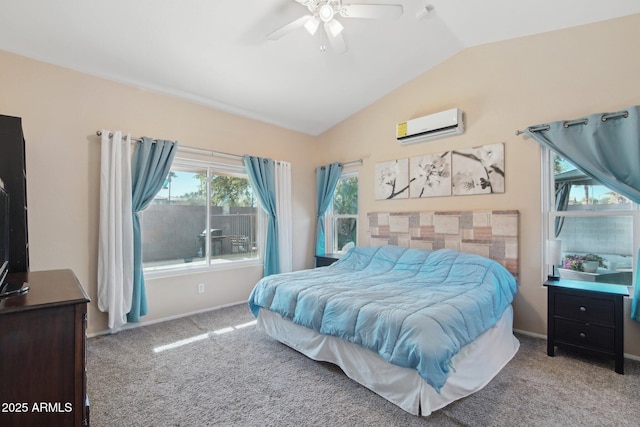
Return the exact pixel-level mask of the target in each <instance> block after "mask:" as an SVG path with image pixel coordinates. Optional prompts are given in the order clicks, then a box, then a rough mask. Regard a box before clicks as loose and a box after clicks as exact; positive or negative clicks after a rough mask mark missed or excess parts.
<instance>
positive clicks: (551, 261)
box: [546, 240, 562, 281]
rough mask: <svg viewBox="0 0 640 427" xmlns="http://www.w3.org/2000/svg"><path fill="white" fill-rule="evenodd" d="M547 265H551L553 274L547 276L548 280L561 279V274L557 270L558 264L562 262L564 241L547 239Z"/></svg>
mask: <svg viewBox="0 0 640 427" xmlns="http://www.w3.org/2000/svg"><path fill="white" fill-rule="evenodd" d="M546 261H547V265H551V274H550V275H548V276H547V279H548V280H552V281H557V280H560V274H559V272H558V271H557V270H556V266H557V265H558V264H561V263H562V241H561V240H547V252H546Z"/></svg>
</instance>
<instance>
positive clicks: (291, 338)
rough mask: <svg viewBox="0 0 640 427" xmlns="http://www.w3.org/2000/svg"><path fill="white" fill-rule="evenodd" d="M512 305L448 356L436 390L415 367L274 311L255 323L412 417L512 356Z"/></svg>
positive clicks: (472, 387)
mask: <svg viewBox="0 0 640 427" xmlns="http://www.w3.org/2000/svg"><path fill="white" fill-rule="evenodd" d="M512 326H513V308H512V306H509V307H508V308H507V310H505V312H504V314H503V315H502V317H501V318H500V320H499V321H498V323H497V324H496V326H494V327H493V328H491V329H490V330H488V331H486V332H485V333H483V334H482V335H480V336H479V337H478V338H477V339H476V340H475V341H473V342H472V343H470V344H468V345H466V346H465V347H463V348H462V350H461V351H460V353H458V354H457V355H456V356H455V357H454V358H453V359H452V366H453V368H452V370H451V373H450V374H449V377H448V379H447V382H446V383H445V385H444V386H443V387H442V390H441V392H440V393H437V392H436V391H435V390H434V389H433V388H432V387H431V386H430V385H429V384H427V383H426V382H425V381H424V380H423V379H422V377H421V376H420V375H419V374H418V371H416V370H414V369H409V368H403V367H400V366H396V365H392V364H391V363H389V362H387V361H386V360H384V359H383V358H382V357H381V356H379V355H378V354H376V353H374V352H372V351H370V350H368V349H366V348H364V347H361V346H359V345H356V344H352V343H349V342H346V341H343V340H342V339H340V338H337V337H333V336H329V335H322V334H319V333H317V332H315V331H314V330H312V329H308V328H305V327H303V326H300V325H297V324H295V323H293V322H291V321H289V320H287V319H285V318H283V317H282V316H280V315H279V314H277V313H274V312H272V311H269V310H264V309H261V310H260V313H259V316H258V323H257V327H258V329H259V330H262V331H264V332H265V333H267V334H268V335H269V336H271V337H273V338H275V339H276V340H278V341H280V342H282V343H283V344H286V345H287V346H289V347H291V348H293V349H295V350H297V351H299V352H301V353H302V354H304V355H306V356H307V357H310V358H311V359H314V360H318V361H324V362H331V363H334V364H336V365H338V366H339V367H340V368H341V369H342V370H343V371H344V373H345V374H347V376H348V377H349V378H351V379H352V380H354V381H356V382H358V383H360V384H362V385H363V386H365V387H367V388H368V389H370V390H372V391H374V392H375V393H377V394H379V395H380V396H382V397H384V398H385V399H387V400H389V401H390V402H392V403H394V404H396V405H398V406H399V407H400V408H402V409H404V410H405V411H407V412H409V413H411V414H413V415H423V416H427V415H430V414H431V412H433V411H435V410H438V409H440V408H442V407H444V406H446V405H448V404H449V403H451V402H453V401H455V400H458V399H461V398H463V397H465V396H468V395H470V394H472V393H475V392H476V391H478V390H480V389H482V388H483V387H484V386H485V385H487V384H488V383H489V381H491V379H492V378H493V377H494V376H496V374H497V373H498V372H500V370H501V369H502V368H503V367H504V366H505V365H506V364H507V362H509V360H511V358H512V357H513V356H514V355H515V354H516V352H517V351H518V348H519V347H520V342H519V341H518V340H517V339H516V337H514V336H513V329H512Z"/></svg>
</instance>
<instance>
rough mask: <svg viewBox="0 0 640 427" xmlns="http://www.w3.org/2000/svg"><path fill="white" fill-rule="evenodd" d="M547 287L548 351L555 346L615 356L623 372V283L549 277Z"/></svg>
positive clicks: (627, 294) (618, 369) (625, 291)
mask: <svg viewBox="0 0 640 427" xmlns="http://www.w3.org/2000/svg"><path fill="white" fill-rule="evenodd" d="M544 286H546V287H547V291H548V294H547V295H548V299H547V303H548V309H547V354H548V355H549V356H554V355H555V346H556V345H557V346H566V347H570V348H573V349H576V350H579V351H583V352H585V353H591V354H596V355H601V356H606V357H610V358H613V359H614V360H615V371H616V372H617V373H619V374H623V373H624V341H623V339H624V329H623V327H624V323H623V316H622V312H623V298H624V297H625V296H629V290H628V289H627V287H626V286H624V285H615V284H607V283H594V282H583V281H577V280H564V279H561V280H558V281H546V282H545V283H544Z"/></svg>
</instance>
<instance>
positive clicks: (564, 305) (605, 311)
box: [554, 292, 615, 326]
mask: <svg viewBox="0 0 640 427" xmlns="http://www.w3.org/2000/svg"><path fill="white" fill-rule="evenodd" d="M554 314H555V315H556V316H561V317H566V318H568V319H575V320H580V321H583V322H593V323H599V324H602V325H610V326H613V325H614V323H615V316H614V314H615V307H614V300H613V299H612V298H610V299H607V298H597V297H588V296H583V295H570V294H565V293H562V292H557V293H556V302H555V313H554Z"/></svg>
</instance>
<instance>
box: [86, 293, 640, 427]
mask: <svg viewBox="0 0 640 427" xmlns="http://www.w3.org/2000/svg"><path fill="white" fill-rule="evenodd" d="M252 320H253V317H252V315H251V314H250V312H249V310H248V308H247V306H246V305H245V304H241V305H237V306H233V307H227V308H223V309H220V310H215V311H211V312H208V313H203V314H198V315H193V316H189V317H185V318H182V319H177V320H172V321H168V322H164V323H160V324H156V325H150V326H145V327H140V328H136V329H131V330H127V331H122V332H120V333H118V334H115V335H108V336H100V337H95V338H91V339H89V340H88V360H87V371H88V372H87V382H88V390H89V398H90V401H91V424H92V425H93V426H98V427H100V426H370V425H375V426H423V425H424V426H514V425H520V426H525V425H526V426H625V425H629V426H637V425H640V402H639V400H638V399H639V398H640V364H639V363H638V362H635V361H630V360H626V361H625V375H619V374H616V373H615V372H614V371H613V361H609V360H606V359H598V358H588V357H584V356H581V355H579V354H575V353H570V352H568V351H565V350H562V349H558V351H557V352H556V354H557V355H556V357H553V358H552V357H549V356H547V355H546V341H544V340H541V339H536V338H531V337H527V336H522V335H518V339H519V340H520V342H521V347H520V351H519V352H518V354H517V355H516V356H515V358H514V359H513V360H512V361H511V362H510V363H509V364H508V365H507V366H506V367H505V368H504V369H503V370H502V371H501V372H500V373H499V374H498V376H496V378H494V379H493V381H491V382H490V383H489V384H488V385H487V386H486V387H485V388H484V389H482V390H481V391H479V392H478V393H476V394H474V395H472V396H469V397H467V398H465V399H461V400H459V401H457V402H454V403H453V404H451V405H449V406H448V407H446V408H443V409H441V410H440V411H436V412H434V413H433V414H432V415H431V416H429V417H425V418H420V417H415V416H412V415H410V414H408V413H406V412H404V411H403V410H401V409H400V408H398V407H397V406H395V405H393V404H391V403H389V402H387V401H386V400H385V399H383V398H381V397H379V396H378V395H376V394H375V393H373V392H371V391H369V390H368V389H366V388H364V387H362V386H360V385H358V384H357V383H355V382H353V381H351V380H350V379H349V378H347V377H346V376H345V375H344V374H343V373H342V371H341V370H340V369H339V368H337V367H335V366H334V365H331V364H328V363H319V362H315V361H313V360H310V359H308V358H307V357H305V356H303V355H301V354H300V353H298V352H296V351H294V350H291V349H290V348H288V347H286V346H284V345H282V344H280V343H278V342H276V341H274V340H272V339H271V338H269V337H268V336H266V335H264V334H263V333H261V332H258V331H256V330H255V326H248V327H243V328H235V326H237V325H243V324H245V323H247V322H250V321H252ZM224 328H233V329H229V331H228V332H226V333H220V332H221V330H223V329H224ZM216 331H217V332H216ZM188 339H191V340H193V341H192V342H190V343H186V342H182V343H183V345H181V346H176V347H175V348H172V349H166V350H163V351H159V352H155V351H154V349H155V348H158V347H161V346H166V345H168V344H172V343H180V342H181V340H188Z"/></svg>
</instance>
